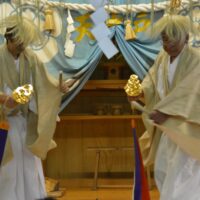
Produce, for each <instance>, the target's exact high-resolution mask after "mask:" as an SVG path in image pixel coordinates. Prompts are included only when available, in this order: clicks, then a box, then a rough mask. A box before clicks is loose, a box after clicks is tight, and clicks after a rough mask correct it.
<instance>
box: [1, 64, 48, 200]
mask: <svg viewBox="0 0 200 200" xmlns="http://www.w3.org/2000/svg"><path fill="white" fill-rule="evenodd" d="M15 64H16V68H17V71H18V72H19V60H15ZM31 82H32V81H31ZM4 92H5V94H8V95H11V93H12V90H11V89H10V88H9V87H8V86H6V85H5V86H4ZM35 105H36V104H35V99H34V98H32V99H31V101H30V102H29V109H30V110H32V111H33V112H37V110H36V106H35ZM8 122H9V126H10V129H9V131H8V137H9V139H10V142H11V146H12V150H13V154H14V156H13V159H12V160H11V161H10V162H8V163H7V164H5V165H4V166H2V167H1V168H0V199H2V200H36V199H39V198H44V197H45V196H46V191H45V181H44V175H43V169H42V163H41V159H40V158H38V157H37V156H35V155H34V154H33V153H32V152H30V151H29V150H28V149H27V146H26V143H25V139H26V133H27V120H26V119H25V118H24V117H23V116H22V114H21V113H20V112H19V113H17V114H16V115H14V116H9V113H8Z"/></svg>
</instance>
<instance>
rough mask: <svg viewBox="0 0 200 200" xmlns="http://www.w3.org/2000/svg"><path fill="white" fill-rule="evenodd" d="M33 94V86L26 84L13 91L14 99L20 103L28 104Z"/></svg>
mask: <svg viewBox="0 0 200 200" xmlns="http://www.w3.org/2000/svg"><path fill="white" fill-rule="evenodd" d="M32 94H33V86H32V85H31V84H26V85H23V86H20V87H18V88H16V89H15V90H14V91H13V93H12V97H13V99H14V100H15V101H16V102H17V103H19V104H26V103H28V102H29V101H30V99H31V97H32Z"/></svg>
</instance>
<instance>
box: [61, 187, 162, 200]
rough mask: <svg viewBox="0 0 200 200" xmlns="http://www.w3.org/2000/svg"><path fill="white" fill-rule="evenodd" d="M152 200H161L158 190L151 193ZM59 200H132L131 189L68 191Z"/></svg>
mask: <svg viewBox="0 0 200 200" xmlns="http://www.w3.org/2000/svg"><path fill="white" fill-rule="evenodd" d="M150 195H151V200H159V194H158V191H157V190H156V188H154V189H152V190H151V191H150ZM59 200H132V190H131V189H119V188H117V189H114V188H112V189H111V188H109V189H98V190H91V189H89V188H74V189H66V191H65V195H64V196H63V197H62V198H59Z"/></svg>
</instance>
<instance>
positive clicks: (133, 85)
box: [124, 74, 142, 97]
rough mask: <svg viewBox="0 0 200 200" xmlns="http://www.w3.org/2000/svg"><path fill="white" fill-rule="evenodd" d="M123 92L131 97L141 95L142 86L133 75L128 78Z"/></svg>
mask: <svg viewBox="0 0 200 200" xmlns="http://www.w3.org/2000/svg"><path fill="white" fill-rule="evenodd" d="M124 90H125V92H126V94H127V95H128V96H133V97H136V96H139V95H140V94H141V93H142V86H141V84H140V81H139V79H138V76H137V75H135V74H133V75H131V76H130V78H129V80H128V82H127V84H126V85H125V87H124Z"/></svg>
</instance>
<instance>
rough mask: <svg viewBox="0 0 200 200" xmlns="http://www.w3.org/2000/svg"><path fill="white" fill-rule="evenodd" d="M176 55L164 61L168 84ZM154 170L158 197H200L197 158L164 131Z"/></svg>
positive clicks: (160, 88) (175, 199)
mask: <svg viewBox="0 0 200 200" xmlns="http://www.w3.org/2000/svg"><path fill="white" fill-rule="evenodd" d="M179 57H180V56H179ZM179 57H178V58H176V60H174V62H173V63H172V64H168V83H169V87H170V86H171V84H172V81H173V78H174V73H175V71H176V67H177V63H178V60H179ZM168 63H169V62H168ZM160 69H162V68H160ZM160 69H159V70H158V84H157V90H158V92H159V95H160V98H161V99H162V98H163V97H164V96H165V94H164V84H163V82H162V80H163V78H162V74H163V73H162V71H161V70H160ZM154 172H155V180H156V184H157V187H158V190H159V192H160V200H200V161H198V160H196V159H194V158H192V157H191V156H189V155H187V154H186V153H185V152H184V151H182V150H181V149H180V147H179V146H178V145H176V144H175V143H174V142H173V141H172V140H171V139H169V137H168V136H167V135H165V133H163V134H162V136H161V139H160V142H159V146H158V150H157V153H156V158H155V170H154Z"/></svg>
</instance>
